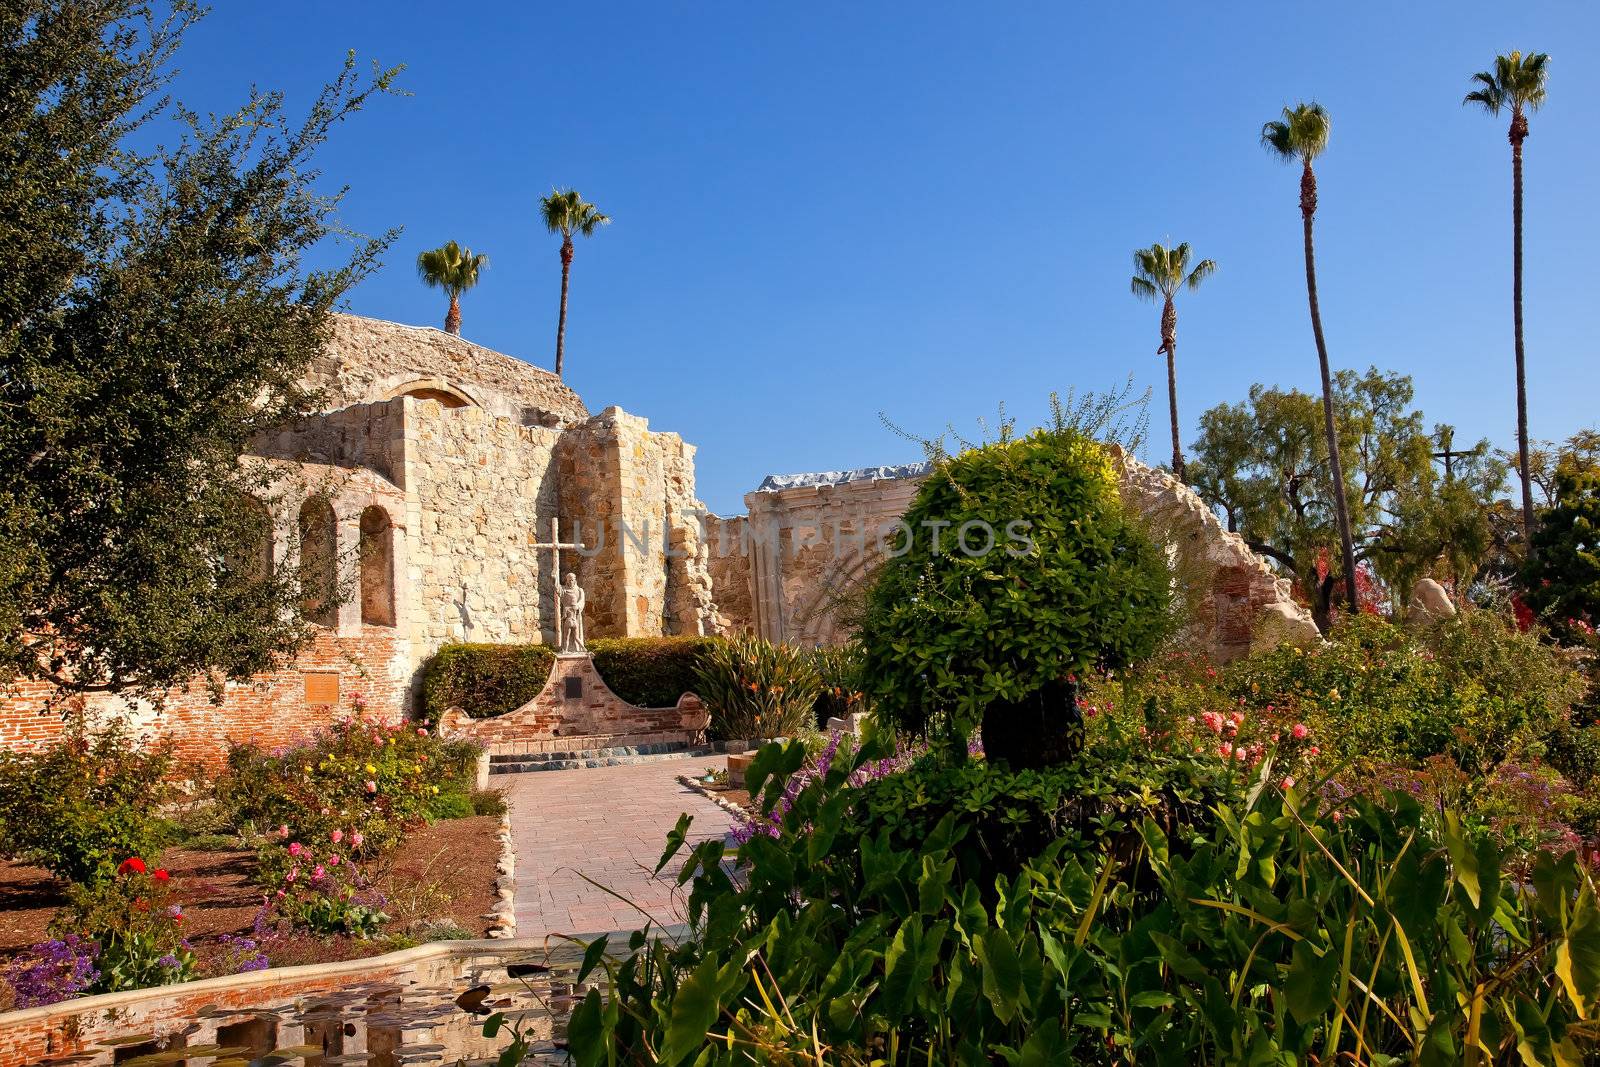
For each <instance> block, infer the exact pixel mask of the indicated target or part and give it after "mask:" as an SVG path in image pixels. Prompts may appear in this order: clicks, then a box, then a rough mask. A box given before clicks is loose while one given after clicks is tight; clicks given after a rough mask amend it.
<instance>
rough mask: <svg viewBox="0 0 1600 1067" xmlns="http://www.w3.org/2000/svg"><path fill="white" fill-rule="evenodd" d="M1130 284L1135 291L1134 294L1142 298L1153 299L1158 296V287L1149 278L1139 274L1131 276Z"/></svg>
mask: <svg viewBox="0 0 1600 1067" xmlns="http://www.w3.org/2000/svg"><path fill="white" fill-rule="evenodd" d="M1128 286H1129V288H1130V289H1131V290H1132V291H1133V295H1134V296H1136V297H1138V298H1139V299H1140V300H1151V301H1153V300H1155V298H1156V296H1157V292H1158V291H1157V289H1156V287H1155V286H1154V285H1153V284H1152V283H1151V282H1150V281H1149V279H1147V278H1140V277H1137V276H1135V277H1133V278H1130V279H1128Z"/></svg>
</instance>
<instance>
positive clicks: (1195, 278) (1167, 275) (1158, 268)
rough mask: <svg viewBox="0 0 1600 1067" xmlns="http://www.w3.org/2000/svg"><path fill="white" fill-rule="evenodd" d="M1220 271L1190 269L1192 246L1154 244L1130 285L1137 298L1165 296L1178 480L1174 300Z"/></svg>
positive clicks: (1137, 256)
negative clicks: (1180, 291) (1184, 291)
mask: <svg viewBox="0 0 1600 1067" xmlns="http://www.w3.org/2000/svg"><path fill="white" fill-rule="evenodd" d="M1216 269H1217V261H1216V260H1214V259H1202V260H1201V261H1200V262H1199V263H1196V264H1195V265H1194V269H1193V270H1190V269H1189V246H1188V244H1187V243H1185V244H1181V245H1179V246H1178V247H1177V248H1163V247H1162V246H1160V245H1151V246H1150V247H1149V248H1141V249H1139V250H1138V251H1137V252H1135V253H1134V254H1133V278H1132V280H1131V281H1130V283H1129V284H1130V285H1131V286H1132V288H1133V295H1134V296H1136V297H1138V298H1139V299H1141V300H1149V301H1154V300H1155V299H1156V297H1157V296H1159V297H1161V301H1162V303H1161V347H1159V348H1157V349H1156V352H1157V353H1161V352H1165V353H1166V354H1167V407H1168V408H1169V410H1170V411H1171V414H1172V473H1173V474H1174V475H1176V476H1177V479H1178V481H1180V482H1182V481H1186V478H1185V477H1184V470H1183V446H1182V444H1181V443H1180V442H1179V439H1178V369H1177V363H1178V309H1177V306H1176V305H1175V304H1173V302H1172V298H1173V297H1174V296H1175V295H1176V294H1177V292H1178V290H1179V289H1180V288H1182V287H1184V286H1187V287H1188V288H1190V289H1198V288H1200V283H1201V282H1203V281H1205V280H1206V279H1207V278H1209V277H1210V276H1211V274H1212V273H1213V272H1214V271H1215V270H1216Z"/></svg>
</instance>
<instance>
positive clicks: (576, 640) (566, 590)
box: [561, 571, 588, 652]
mask: <svg viewBox="0 0 1600 1067" xmlns="http://www.w3.org/2000/svg"><path fill="white" fill-rule="evenodd" d="M583 605H584V595H583V590H582V589H580V588H579V587H578V576H577V575H576V574H573V573H572V572H571V571H568V572H567V574H566V578H565V580H564V581H563V582H562V584H561V651H562V652H587V651H588V648H587V647H586V646H585V645H584V643H583Z"/></svg>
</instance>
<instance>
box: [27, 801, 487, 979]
mask: <svg viewBox="0 0 1600 1067" xmlns="http://www.w3.org/2000/svg"><path fill="white" fill-rule="evenodd" d="M499 823H500V821H499V819H498V818H496V817H494V816H474V817H472V818H465V819H449V820H444V821H441V822H437V823H433V824H431V825H428V826H424V827H422V828H421V829H418V830H417V831H415V832H414V833H412V834H410V835H408V836H407V838H406V841H405V844H404V845H403V846H402V847H401V848H400V849H399V850H398V851H397V852H396V853H395V855H394V856H393V857H392V858H390V859H388V860H385V861H383V862H381V863H378V864H376V865H375V867H374V869H373V872H372V873H373V876H374V880H375V882H376V883H377V885H378V887H379V888H380V889H381V890H382V891H383V894H384V896H385V897H386V898H388V901H389V904H388V906H387V910H388V911H389V913H390V915H391V916H393V921H392V922H391V923H390V924H389V925H388V927H387V933H386V936H383V937H378V938H373V939H370V940H357V939H354V938H349V937H331V938H325V937H317V936H314V935H311V934H305V933H295V934H276V935H273V936H271V937H270V938H269V939H268V940H267V941H266V942H265V943H264V944H263V945H262V948H263V949H264V950H265V952H266V954H267V956H268V958H269V959H270V960H271V961H272V964H273V965H274V966H291V965H296V964H304V963H328V962H333V961H336V960H348V959H359V958H362V957H366V956H373V955H377V954H378V953H381V952H388V951H392V950H394V949H396V948H403V947H407V946H408V945H410V944H412V943H415V942H417V941H422V940H427V939H429V937H430V931H436V932H443V931H445V930H446V929H447V928H448V927H452V926H453V927H457V928H459V930H460V931H461V932H459V933H457V934H456V936H468V937H473V938H481V937H485V936H487V933H488V927H489V923H490V919H488V918H486V917H485V916H487V915H489V913H490V911H491V909H492V907H493V905H494V902H495V888H494V881H495V862H496V860H497V859H498V857H499V854H500V845H499V841H498V840H497V838H496V834H497V833H498V831H499ZM256 863H257V854H256V852H255V851H254V850H247V849H217V850H205V851H202V850H196V849H191V848H183V847H175V848H169V849H167V850H166V851H165V852H164V853H162V855H161V864H162V866H164V867H165V868H166V869H167V870H169V871H170V872H171V873H172V877H173V879H174V880H175V882H176V883H177V885H178V886H180V887H181V888H180V890H179V899H180V900H181V901H182V903H183V905H184V916H185V921H186V923H187V924H188V925H187V937H188V938H189V940H190V942H191V943H192V944H193V945H194V948H195V954H196V956H197V958H198V963H199V971H200V973H201V975H203V976H212V975H216V974H224V973H228V971H229V970H231V968H230V967H228V966H227V962H228V959H229V956H228V953H227V952H226V951H225V949H224V947H223V945H222V942H221V939H222V937H223V936H224V935H228V936H235V937H253V936H255V935H254V923H255V920H256V916H257V913H258V912H259V911H260V908H261V887H260V885H259V884H258V883H257V882H256V880H255V871H256ZM65 903H66V897H65V895H64V893H63V887H62V886H61V884H60V883H58V882H56V881H55V880H54V879H52V878H51V877H50V875H49V873H48V872H46V871H44V870H42V869H40V868H38V867H30V866H27V865H26V864H22V863H15V862H5V861H0V960H8V959H10V958H12V957H14V956H16V955H18V954H19V953H20V952H22V951H23V950H25V949H26V948H27V947H28V946H30V945H32V944H35V943H37V942H40V941H44V940H46V939H47V938H48V937H49V936H50V935H49V933H48V932H47V927H48V926H49V923H50V919H51V917H52V916H53V915H54V914H55V912H56V909H58V908H60V907H61V906H62V905H64V904H65Z"/></svg>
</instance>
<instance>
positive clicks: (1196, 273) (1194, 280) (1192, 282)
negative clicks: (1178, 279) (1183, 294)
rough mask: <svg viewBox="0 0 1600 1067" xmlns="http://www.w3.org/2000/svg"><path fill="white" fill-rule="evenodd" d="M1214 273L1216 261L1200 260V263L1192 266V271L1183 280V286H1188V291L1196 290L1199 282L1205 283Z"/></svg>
mask: <svg viewBox="0 0 1600 1067" xmlns="http://www.w3.org/2000/svg"><path fill="white" fill-rule="evenodd" d="M1216 272H1217V261H1216V260H1214V259H1202V260H1201V261H1200V262H1198V263H1196V264H1195V265H1194V270H1192V271H1190V272H1189V276H1188V277H1187V278H1185V279H1184V280H1183V284H1184V285H1186V286H1188V287H1189V288H1190V289H1198V288H1200V283H1201V282H1203V281H1205V280H1206V279H1207V278H1209V277H1211V276H1212V275H1213V274H1215V273H1216Z"/></svg>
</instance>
